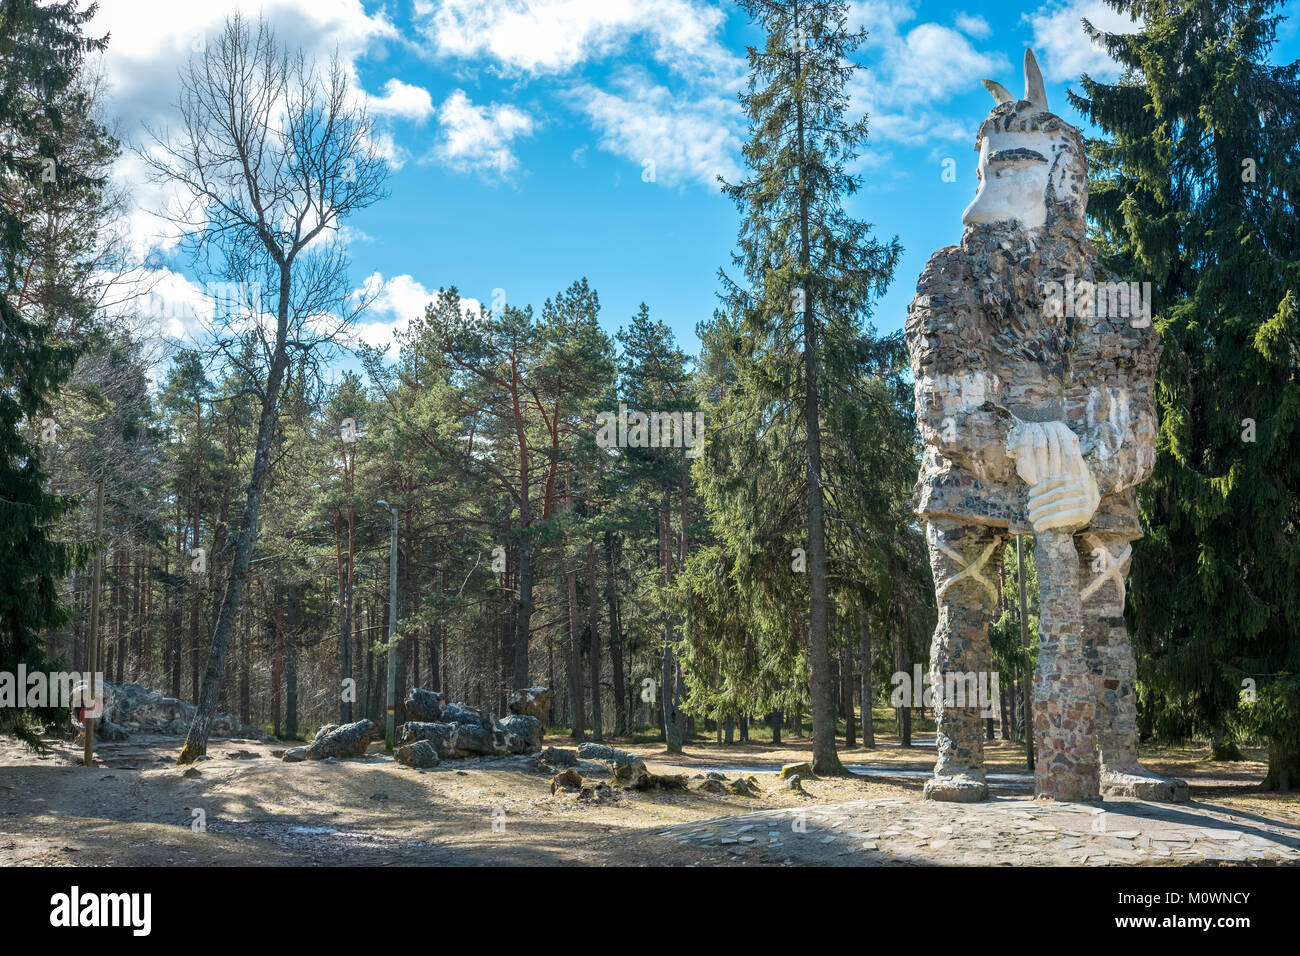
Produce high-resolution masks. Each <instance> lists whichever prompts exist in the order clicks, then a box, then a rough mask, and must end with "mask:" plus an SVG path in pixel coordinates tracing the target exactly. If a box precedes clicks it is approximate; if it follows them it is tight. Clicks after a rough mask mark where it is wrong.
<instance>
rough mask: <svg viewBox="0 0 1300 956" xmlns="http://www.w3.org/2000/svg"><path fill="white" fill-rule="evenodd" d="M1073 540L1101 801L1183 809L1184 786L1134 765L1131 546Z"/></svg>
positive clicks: (1102, 538) (1102, 537)
mask: <svg viewBox="0 0 1300 956" xmlns="http://www.w3.org/2000/svg"><path fill="white" fill-rule="evenodd" d="M1076 540H1077V542H1078V544H1079V561H1080V567H1079V582H1080V594H1081V597H1082V604H1083V639H1084V647H1085V652H1086V654H1087V658H1088V662H1089V664H1090V665H1091V668H1092V673H1093V674H1094V675H1095V676H1096V681H1097V750H1098V752H1099V756H1100V759H1101V792H1102V795H1103V796H1107V797H1129V798H1136V799H1139V800H1153V801H1159V802H1162V803H1182V802H1184V801H1186V800H1187V783H1186V781H1183V780H1179V779H1178V778H1176V777H1163V776H1161V775H1160V774H1157V773H1153V772H1152V771H1150V770H1147V769H1146V768H1145V767H1143V766H1142V765H1141V764H1140V763H1138V752H1137V692H1136V688H1135V687H1134V683H1135V681H1136V680H1137V662H1136V661H1135V660H1134V658H1133V648H1132V647H1131V646H1130V645H1129V640H1128V630H1127V628H1126V627H1125V625H1124V582H1125V581H1126V580H1127V579H1128V569H1129V562H1130V558H1131V551H1130V547H1129V542H1128V541H1127V540H1125V539H1124V538H1122V537H1120V536H1118V535H1112V534H1100V533H1097V532H1094V531H1086V532H1084V533H1083V534H1082V535H1080V536H1079V537H1078V539H1076Z"/></svg>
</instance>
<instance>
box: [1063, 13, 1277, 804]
mask: <svg viewBox="0 0 1300 956" xmlns="http://www.w3.org/2000/svg"><path fill="white" fill-rule="evenodd" d="M1107 2H1108V3H1109V4H1110V6H1112V7H1114V8H1115V9H1116V10H1119V11H1122V12H1127V13H1130V14H1132V15H1134V16H1136V17H1138V18H1140V19H1141V21H1142V22H1143V23H1144V27H1143V29H1142V30H1141V31H1140V32H1138V33H1135V34H1131V35H1128V34H1126V35H1117V34H1106V33H1102V32H1100V31H1097V30H1095V29H1093V28H1092V27H1091V26H1088V27H1087V29H1088V32H1089V33H1090V35H1091V36H1093V37H1094V38H1096V39H1098V40H1100V41H1101V42H1103V43H1104V44H1105V47H1106V49H1107V50H1108V52H1109V54H1110V55H1111V57H1112V58H1114V59H1115V60H1116V61H1117V62H1118V63H1120V64H1121V65H1122V66H1123V67H1124V68H1125V72H1124V74H1123V75H1122V76H1121V78H1120V79H1119V80H1118V81H1117V82H1115V83H1109V84H1108V83H1101V82H1097V81H1095V80H1093V79H1092V78H1090V77H1089V76H1086V75H1085V76H1084V77H1083V79H1082V90H1083V92H1082V94H1081V95H1072V97H1071V99H1072V102H1073V103H1074V104H1075V105H1076V106H1077V107H1078V108H1079V109H1080V110H1082V112H1083V113H1084V114H1085V115H1086V116H1087V117H1088V118H1089V119H1090V120H1092V122H1093V123H1095V124H1096V125H1097V126H1098V127H1099V128H1100V129H1101V131H1102V132H1103V133H1104V134H1105V137H1106V138H1104V139H1099V140H1095V141H1092V142H1090V143H1089V149H1090V153H1091V158H1092V165H1093V173H1094V176H1095V181H1094V183H1093V187H1092V199H1091V202H1090V205H1089V212H1091V213H1092V215H1093V217H1094V219H1095V220H1096V224H1097V240H1098V244H1099V246H1100V247H1101V249H1102V251H1103V254H1104V256H1105V258H1106V259H1108V263H1107V264H1108V265H1110V266H1111V267H1112V268H1113V269H1114V270H1115V271H1117V272H1119V273H1120V274H1122V275H1125V276H1127V277H1129V278H1130V279H1131V280H1138V281H1142V280H1149V281H1150V282H1151V283H1152V288H1153V291H1154V296H1155V303H1154V312H1155V316H1156V324H1157V327H1158V328H1159V330H1160V333H1161V339H1162V343H1163V347H1164V351H1163V355H1162V357H1161V362H1160V367H1159V371H1158V378H1157V386H1156V400H1157V403H1158V411H1159V418H1160V434H1159V446H1158V455H1157V460H1156V467H1155V471H1154V473H1153V475H1152V478H1151V480H1150V481H1149V482H1147V483H1146V484H1145V485H1144V486H1143V487H1142V488H1140V489H1139V502H1140V505H1141V508H1142V520H1143V526H1144V532H1145V537H1144V538H1143V539H1142V540H1141V541H1140V542H1138V543H1137V544H1136V545H1135V547H1134V563H1133V573H1132V586H1131V588H1130V590H1129V611H1130V614H1131V617H1132V621H1133V625H1134V634H1135V636H1136V640H1137V645H1138V649H1139V651H1140V667H1141V676H1142V678H1143V679H1144V682H1145V684H1146V687H1145V688H1144V689H1143V690H1144V692H1143V699H1144V701H1146V702H1147V703H1148V705H1149V706H1150V705H1151V704H1155V705H1156V706H1157V707H1158V709H1159V713H1157V714H1155V715H1154V721H1155V724H1156V726H1157V727H1161V726H1163V727H1164V728H1165V729H1166V730H1167V731H1174V732H1176V733H1180V734H1186V733H1190V732H1203V733H1209V734H1211V735H1213V736H1214V737H1215V738H1216V739H1219V738H1221V737H1222V735H1223V734H1224V732H1225V730H1226V729H1228V728H1231V727H1234V726H1240V727H1244V728H1246V729H1251V730H1254V731H1256V732H1258V733H1261V734H1263V735H1265V736H1267V738H1268V739H1269V742H1270V759H1269V773H1268V777H1267V780H1266V786H1267V787H1269V788H1275V789H1290V788H1293V787H1294V786H1295V785H1296V784H1297V782H1298V781H1300V679H1298V677H1297V674H1298V673H1300V645H1298V644H1296V642H1295V639H1294V635H1295V633H1296V628H1297V624H1300V589H1298V588H1297V586H1296V585H1297V582H1300V541H1298V540H1297V522H1298V521H1300V421H1298V415H1297V413H1298V412H1300V380H1298V379H1297V364H1298V359H1300V316H1298V314H1297V310H1298V307H1300V300H1298V298H1297V296H1298V294H1300V256H1297V238H1298V233H1300V225H1298V224H1297V218H1296V195H1297V189H1300V165H1297V159H1298V158H1300V157H1297V152H1300V126H1298V125H1297V124H1298V122H1300V86H1298V85H1297V64H1294V63H1293V64H1290V65H1284V66H1276V65H1272V64H1270V63H1269V60H1268V57H1269V51H1270V49H1271V47H1272V45H1273V42H1274V38H1275V32H1276V28H1277V25H1278V22H1279V20H1280V19H1281V18H1280V17H1279V16H1278V15H1277V14H1276V13H1275V12H1274V11H1275V10H1276V8H1277V6H1278V5H1277V3H1276V2H1275V0H1252V2H1242V0H1107ZM1144 718H1145V720H1146V722H1147V723H1148V725H1150V724H1151V722H1152V721H1153V715H1152V713H1151V712H1150V710H1148V713H1147V714H1146V715H1144Z"/></svg>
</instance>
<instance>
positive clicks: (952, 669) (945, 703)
mask: <svg viewBox="0 0 1300 956" xmlns="http://www.w3.org/2000/svg"><path fill="white" fill-rule="evenodd" d="M926 535H927V539H928V541H929V546H930V567H931V568H932V570H933V571H934V587H935V594H936V597H937V601H938V605H939V623H938V625H937V626H936V627H935V630H934V640H933V643H932V644H931V648H930V674H931V679H932V680H933V681H934V709H935V720H936V724H937V727H938V731H937V734H936V737H937V740H936V744H937V748H938V759H937V760H936V762H935V765H934V776H933V777H932V778H931V779H930V780H927V781H926V783H925V798H926V799H927V800H944V801H949V802H955V803H970V802H974V801H977V800H984V799H986V798H987V797H988V794H989V790H988V785H987V784H986V783H985V782H984V717H985V712H986V710H987V708H986V707H981V706H979V705H980V703H981V702H980V701H978V700H974V699H971V698H970V696H969V693H968V689H969V686H970V684H971V683H974V684H975V686H987V684H986V683H983V682H981V681H980V680H979V675H982V674H983V675H987V673H988V672H989V670H990V669H991V667H992V660H993V655H992V650H991V648H990V647H989V637H988V624H989V621H990V620H991V618H992V614H993V609H994V606H995V604H996V602H997V584H996V577H994V575H993V573H992V570H993V568H994V566H995V555H996V553H997V548H998V545H999V544H1000V542H1001V540H1002V539H1001V536H1000V535H999V534H998V532H997V531H996V530H995V529H993V528H986V527H983V526H980V525H972V524H965V523H963V522H960V521H957V520H954V519H949V518H935V519H933V520H931V521H930V522H929V523H928V526H927V528H926ZM968 675H975V680H974V681H973V682H972V681H970V680H969V679H968ZM985 680H986V681H987V677H986V678H985ZM953 689H958V690H959V694H958V695H955V696H953V697H952V699H949V700H945V699H944V696H945V690H947V691H949V692H951V691H952V690H953ZM963 698H965V699H963Z"/></svg>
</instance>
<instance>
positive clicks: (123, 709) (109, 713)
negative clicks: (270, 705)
mask: <svg viewBox="0 0 1300 956" xmlns="http://www.w3.org/2000/svg"><path fill="white" fill-rule="evenodd" d="M195 709H196V708H195V706H194V705H193V704H191V703H189V702H188V701H184V700H180V699H178V698H176V697H167V696H166V695H164V694H159V693H156V692H154V691H151V690H149V688H147V687H142V686H141V685H139V684H117V683H114V682H113V681H104V714H103V717H104V718H107V719H108V721H109V722H110V723H112V724H115V725H117V726H118V727H119V728H120V729H121V730H123V731H125V732H127V733H150V734H172V735H177V736H182V735H184V734H187V733H189V730H190V724H191V723H192V722H193V720H194V712H195ZM101 721H102V718H101ZM101 721H96V728H95V736H96V737H100V738H101V739H108V738H104V737H103V736H102V734H101V732H100V730H99V724H100V723H101ZM208 734H209V736H211V737H244V738H248V739H251V740H260V741H263V742H270V741H272V740H274V739H275V738H274V737H271V736H270V735H269V734H264V733H262V731H260V730H258V729H257V728H256V727H250V726H248V725H247V724H244V723H241V722H240V721H238V720H236V719H235V718H234V717H231V716H229V715H227V714H216V715H214V716H213V718H212V723H211V724H210V725H209V729H208Z"/></svg>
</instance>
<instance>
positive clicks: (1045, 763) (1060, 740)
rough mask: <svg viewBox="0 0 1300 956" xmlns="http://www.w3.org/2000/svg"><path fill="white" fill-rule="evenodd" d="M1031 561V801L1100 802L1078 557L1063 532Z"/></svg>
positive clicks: (1041, 540)
mask: <svg viewBox="0 0 1300 956" xmlns="http://www.w3.org/2000/svg"><path fill="white" fill-rule="evenodd" d="M1034 560H1035V562H1036V563H1037V567H1038V581H1039V588H1038V590H1039V609H1040V617H1039V624H1038V628H1039V634H1038V666H1037V667H1035V668H1034V687H1033V694H1034V697H1033V699H1034V794H1035V795H1036V796H1039V797H1044V798H1050V799H1053V800H1097V799H1099V798H1100V797H1101V780H1100V769H1099V768H1100V764H1099V762H1098V759H1097V731H1096V718H1097V693H1096V684H1097V679H1096V676H1095V675H1094V674H1093V673H1092V669H1091V667H1090V666H1089V664H1088V661H1087V660H1085V659H1084V653H1083V628H1082V626H1081V623H1082V611H1081V609H1080V603H1079V559H1078V552H1077V551H1076V550H1075V547H1074V541H1073V540H1072V538H1071V536H1070V534H1069V533H1068V532H1063V531H1056V530H1052V531H1043V532H1040V533H1039V534H1038V536H1037V543H1036V545H1035V550H1034Z"/></svg>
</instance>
